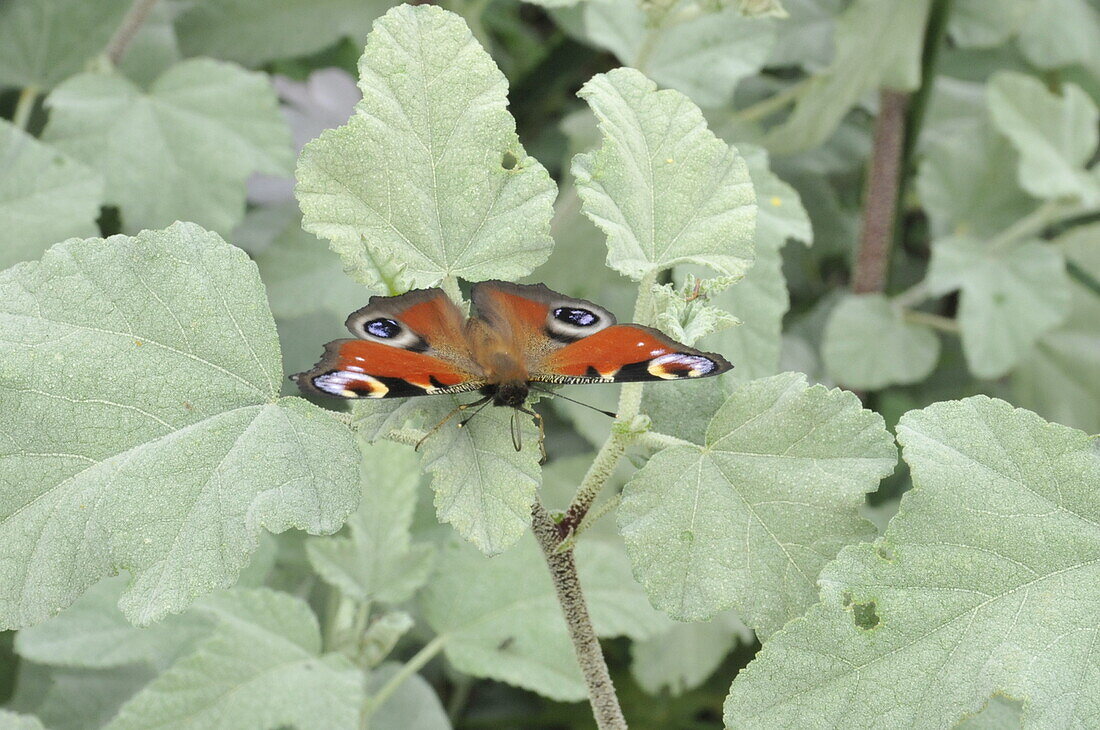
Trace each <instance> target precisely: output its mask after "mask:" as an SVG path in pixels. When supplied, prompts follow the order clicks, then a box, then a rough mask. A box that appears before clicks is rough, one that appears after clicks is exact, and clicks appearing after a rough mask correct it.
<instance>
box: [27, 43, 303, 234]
mask: <svg viewBox="0 0 1100 730" xmlns="http://www.w3.org/2000/svg"><path fill="white" fill-rule="evenodd" d="M46 105H47V107H49V109H50V119H49V124H47V126H46V129H45V130H44V131H43V133H42V139H43V140H44V141H46V142H49V143H50V144H53V145H54V146H56V147H57V148H58V149H60V150H61V151H62V152H64V153H66V154H68V155H70V156H71V157H73V158H74V159H77V160H79V161H81V162H83V163H84V164H86V165H88V166H89V167H91V168H92V169H93V170H95V171H97V172H99V173H101V174H102V175H103V177H104V179H105V180H106V197H107V202H108V203H111V204H114V205H117V206H118V207H119V210H120V211H121V214H122V221H123V227H124V229H125V230H126V231H127V232H136V231H139V230H141V229H144V228H160V227H163V226H167V225H169V224H171V223H173V222H174V221H176V220H181V219H182V220H189V221H194V222H195V223H198V224H199V225H202V226H205V227H207V228H210V229H212V230H216V231H218V232H220V233H222V234H228V233H229V232H230V231H231V230H232V229H233V226H235V225H236V224H237V223H239V222H240V220H241V218H242V217H243V216H244V198H245V187H244V183H245V180H246V179H247V178H248V176H249V175H250V174H252V173H253V172H267V173H271V174H279V173H285V172H286V171H287V170H288V168H289V167H290V165H291V160H292V150H291V146H290V130H289V129H288V128H287V125H286V122H285V121H284V120H283V117H282V115H281V114H280V113H279V108H278V101H277V99H276V96H275V92H274V90H273V89H272V88H271V83H270V82H269V81H268V79H267V77H266V76H265V75H263V74H258V73H252V72H249V71H245V70H244V69H242V68H240V67H239V66H236V65H234V64H230V63H223V62H220V61H213V60H210V59H191V60H188V61H184V62H182V63H178V64H175V65H173V66H171V67H170V68H169V69H168V70H167V71H165V72H164V73H163V74H162V75H161V76H160V77H158V78H157V79H156V80H155V81H154V82H153V83H152V85H151V86H150V87H149V89H148V90H143V89H142V88H140V87H138V86H137V85H136V84H135V83H133V82H132V81H130V80H129V79H126V78H124V77H123V76H120V75H117V74H102V73H86V74H80V75H78V76H74V77H72V78H70V79H68V80H67V81H65V82H64V83H63V84H61V85H60V86H59V87H57V89H55V90H54V91H53V93H51V94H50V95H49V97H47V99H46Z"/></svg>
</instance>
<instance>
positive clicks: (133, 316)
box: [0, 224, 357, 627]
mask: <svg viewBox="0 0 1100 730" xmlns="http://www.w3.org/2000/svg"><path fill="white" fill-rule="evenodd" d="M0 303H2V304H0V343H3V345H2V349H0V410H2V411H3V412H4V413H5V414H6V420H5V423H4V427H3V431H4V432H5V433H6V434H7V436H6V439H5V443H4V446H3V447H0V460H2V461H3V462H4V464H5V466H4V468H3V469H2V470H0V495H3V496H2V501H0V552H2V553H3V554H4V555H5V556H6V559H5V561H4V562H3V564H2V565H0V623H2V624H3V625H4V626H7V627H15V626H26V625H29V624H33V623H36V622H39V621H42V620H43V619H45V618H46V617H47V616H49V615H51V614H53V613H56V612H58V611H60V610H61V609H62V608H64V607H65V606H67V605H69V604H70V603H72V602H73V601H74V600H75V599H76V598H77V597H78V596H79V595H80V594H81V593H83V592H84V591H85V590H86V589H87V588H88V587H90V586H91V585H92V584H93V583H95V582H96V581H97V580H98V579H99V578H100V577H101V576H104V575H109V574H113V573H116V572H118V571H119V570H126V571H129V572H130V574H131V576H132V577H131V583H130V585H129V587H128V589H127V591H126V592H125V593H124V594H123V597H122V600H121V604H120V607H121V608H122V610H123V613H125V614H126V616H127V618H128V619H130V620H131V621H133V622H135V623H138V624H148V623H150V622H152V621H155V620H157V619H159V618H161V617H163V616H165V615H166V614H168V613H171V612H178V611H181V610H183V609H184V608H185V607H186V606H187V605H188V604H189V603H191V601H192V600H194V598H195V597H197V596H200V595H203V594H205V593H209V592H210V591H212V590H214V589H215V588H218V587H222V586H228V585H231V584H232V583H233V582H234V580H235V579H236V578H237V575H238V573H239V572H240V570H241V569H242V568H243V567H244V566H245V565H246V564H247V562H248V556H249V554H250V553H251V552H252V551H253V550H255V548H256V541H257V536H258V534H259V532H260V530H261V528H263V527H266V528H267V529H268V530H270V531H272V532H281V531H283V530H285V529H287V528H289V527H298V528H301V529H306V530H309V531H310V532H313V533H330V532H333V531H335V530H336V529H337V528H339V526H340V525H341V524H342V523H343V521H344V518H345V517H347V515H348V513H349V512H351V510H352V509H353V508H354V506H355V502H356V499H357V495H356V490H355V487H354V484H355V480H356V467H355V465H356V456H357V454H356V453H355V448H354V442H353V440H352V438H351V436H350V434H349V433H348V431H347V429H345V428H344V427H343V426H341V425H340V424H339V423H338V422H336V421H335V420H333V419H332V418H331V417H329V416H328V415H327V414H326V413H325V412H324V411H322V410H321V409H319V408H316V407H315V406H313V405H310V404H309V403H307V402H306V401H303V400H301V399H299V398H284V399H279V398H278V397H277V396H278V392H279V386H280V384H281V381H282V372H281V368H280V363H279V351H278V347H279V344H278V342H277V340H276V338H275V330H274V323H273V322H272V320H271V313H270V312H269V311H268V309H267V302H266V300H265V298H264V292H263V287H262V286H261V284H260V280H259V277H258V276H257V274H256V268H255V266H254V265H253V264H252V263H251V262H250V261H248V259H247V257H246V256H245V255H244V253H243V252H242V251H240V250H239V249H235V248H233V247H232V246H229V245H227V244H226V243H225V242H223V241H222V240H221V239H220V238H219V237H218V236H217V235H216V234H212V233H207V232H206V231H203V230H202V229H200V228H198V227H197V226H195V225H192V224H177V225H174V226H172V227H171V228H169V229H167V230H165V231H146V232H144V233H142V234H140V235H139V236H137V237H134V238H128V237H125V236H115V237H113V238H110V239H108V240H106V241H103V240H97V239H89V240H86V241H80V240H76V239H74V240H71V241H67V242H65V243H62V244H58V245H57V246H54V247H53V248H52V249H50V250H49V251H47V252H46V254H45V256H44V257H43V258H42V261H41V262H32V263H28V264H21V265H19V266H16V267H15V268H13V269H9V270H7V271H5V272H3V273H2V274H0ZM59 373H63V375H59Z"/></svg>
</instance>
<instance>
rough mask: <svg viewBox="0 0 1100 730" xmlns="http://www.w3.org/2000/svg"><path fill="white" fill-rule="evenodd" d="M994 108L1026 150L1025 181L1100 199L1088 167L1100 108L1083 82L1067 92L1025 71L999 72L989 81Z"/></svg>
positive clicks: (1089, 200)
mask: <svg viewBox="0 0 1100 730" xmlns="http://www.w3.org/2000/svg"><path fill="white" fill-rule="evenodd" d="M987 95H988V102H989V113H990V116H991V117H992V119H993V123H994V124H995V125H996V126H997V129H999V130H1000V131H1001V133H1003V134H1004V135H1005V136H1006V137H1008V139H1009V140H1010V141H1011V142H1012V144H1013V145H1014V146H1015V147H1016V150H1017V152H1019V153H1020V167H1019V179H1020V185H1021V187H1023V189H1024V190H1026V191H1028V192H1029V193H1031V194H1032V195H1034V196H1035V197H1037V198H1043V199H1057V198H1065V197H1074V198H1079V199H1081V200H1082V201H1084V202H1085V203H1086V204H1089V205H1091V204H1095V203H1096V202H1100V185H1098V184H1097V181H1096V179H1095V178H1094V177H1092V176H1091V175H1089V174H1088V173H1087V172H1086V171H1085V164H1086V163H1087V162H1089V161H1090V160H1091V159H1092V155H1093V152H1095V151H1096V144H1097V140H1098V139H1100V132H1098V131H1097V123H1098V122H1100V110H1098V109H1097V108H1096V104H1095V103H1094V102H1093V100H1092V99H1090V98H1089V96H1088V94H1086V93H1085V92H1084V91H1083V90H1082V89H1081V87H1079V86H1077V85H1076V84H1068V83H1067V84H1065V85H1064V86H1063V88H1062V95H1061V96H1059V95H1057V94H1053V93H1051V92H1049V91H1047V89H1046V87H1044V86H1043V83H1042V82H1041V81H1039V80H1038V79H1035V78H1032V77H1031V76H1025V75H1024V74H1017V73H1009V72H1003V73H998V74H996V75H995V76H994V77H993V78H992V79H991V80H990V82H989V86H988V91H987Z"/></svg>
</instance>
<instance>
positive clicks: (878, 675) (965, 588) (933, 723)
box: [725, 396, 1100, 728]
mask: <svg viewBox="0 0 1100 730" xmlns="http://www.w3.org/2000/svg"><path fill="white" fill-rule="evenodd" d="M898 440H899V441H900V442H901V444H902V447H903V448H902V453H903V455H904V457H905V460H906V461H907V462H908V463H909V465H910V467H911V469H912V473H913V482H914V485H915V488H914V489H913V490H911V491H909V492H908V493H906V494H905V496H904V497H903V498H902V502H901V511H900V512H899V513H898V515H897V516H896V517H894V518H893V519H892V520H891V521H890V525H889V527H888V528H887V530H886V534H885V535H884V536H883V538H882V539H881V540H880V541H879V542H878V543H876V544H874V545H871V544H867V545H857V546H853V547H850V548H847V549H846V550H845V551H844V552H842V553H841V555H840V556H839V558H838V559H837V560H836V561H835V562H834V563H832V564H831V565H830V566H829V568H828V569H827V570H826V571H824V573H823V574H822V577H821V585H822V592H821V603H819V604H818V605H816V606H815V607H813V608H812V609H811V610H810V611H809V613H808V614H807V615H806V616H805V617H804V618H802V619H799V620H796V621H794V622H792V623H791V624H790V625H789V626H787V627H786V628H784V629H783V630H782V631H781V632H779V633H778V634H776V635H775V636H773V637H772V638H771V639H770V640H769V641H768V642H767V643H766V644H765V645H764V649H763V651H761V652H760V653H759V654H758V655H757V658H756V660H755V661H754V662H753V663H752V664H750V665H749V667H748V668H747V669H745V670H742V671H741V673H740V674H739V675H738V676H737V679H736V681H734V683H733V687H732V690H731V692H730V695H729V698H728V699H727V700H726V708H725V720H726V724H727V725H733V726H737V727H775V728H789V727H806V726H830V725H835V724H840V725H843V726H845V727H880V726H883V725H886V726H890V727H916V726H919V727H948V726H951V725H952V724H954V723H955V722H956V721H958V720H960V719H962V717H963V716H964V715H965V714H969V713H974V712H977V711H978V710H979V709H980V708H981V707H982V706H983V705H984V704H985V702H986V699H987V698H989V697H990V696H991V695H992V694H993V693H995V692H999V693H1002V694H1004V695H1007V696H1010V697H1016V698H1020V699H1022V700H1024V701H1025V704H1024V708H1025V709H1024V718H1023V719H1024V726H1025V727H1075V726H1078V727H1082V726H1088V725H1089V724H1090V723H1091V722H1092V718H1093V717H1095V707H1096V703H1097V699H1098V698H1097V692H1096V683H1094V682H1091V681H1089V680H1088V678H1089V677H1091V676H1092V675H1093V674H1094V673H1095V671H1096V668H1095V658H1094V654H1093V652H1092V651H1091V648H1092V646H1093V642H1094V637H1095V628H1096V620H1095V618H1096V617H1095V610H1094V606H1095V599H1096V592H1097V588H1096V587H1097V585H1098V580H1100V575H1098V574H1097V565H1098V563H1100V528H1098V527H1097V524H1098V520H1100V513H1098V510H1097V505H1098V502H1097V500H1096V485H1097V484H1100V454H1098V452H1097V450H1096V444H1095V442H1094V441H1092V440H1090V439H1089V438H1088V437H1087V436H1086V435H1085V434H1084V433H1082V432H1080V431H1074V430H1072V429H1069V428H1066V427H1064V426H1058V425H1055V424H1050V423H1047V422H1045V421H1043V420H1042V419H1040V418H1039V417H1038V416H1036V415H1035V414H1034V413H1031V412H1029V411H1024V410H1013V408H1012V407H1011V406H1010V405H1009V404H1007V403H1005V402H1003V401H999V400H993V399H990V398H986V397H984V396H977V397H973V398H967V399H965V400H962V401H953V402H945V403H936V404H934V405H932V406H929V407H927V408H925V409H923V410H919V411H911V412H909V413H907V414H906V415H905V416H904V417H903V418H902V419H901V422H900V423H899V424H898ZM1067 691H1069V692H1071V693H1072V694H1067Z"/></svg>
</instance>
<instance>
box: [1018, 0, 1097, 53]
mask: <svg viewBox="0 0 1100 730" xmlns="http://www.w3.org/2000/svg"><path fill="white" fill-rule="evenodd" d="M1033 3H1034V5H1033V7H1032V9H1031V12H1029V13H1028V14H1027V16H1026V17H1025V19H1024V24H1023V27H1022V28H1021V29H1020V37H1019V46H1020V50H1021V51H1023V54H1024V56H1025V57H1026V58H1027V60H1029V61H1031V62H1032V63H1033V64H1035V65H1036V66H1038V67H1039V68H1049V69H1058V68H1062V67H1064V66H1072V65H1074V64H1081V65H1084V66H1092V67H1094V68H1095V65H1096V64H1097V63H1098V62H1100V12H1098V11H1097V8H1096V5H1095V3H1093V2H1091V0H1033Z"/></svg>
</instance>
